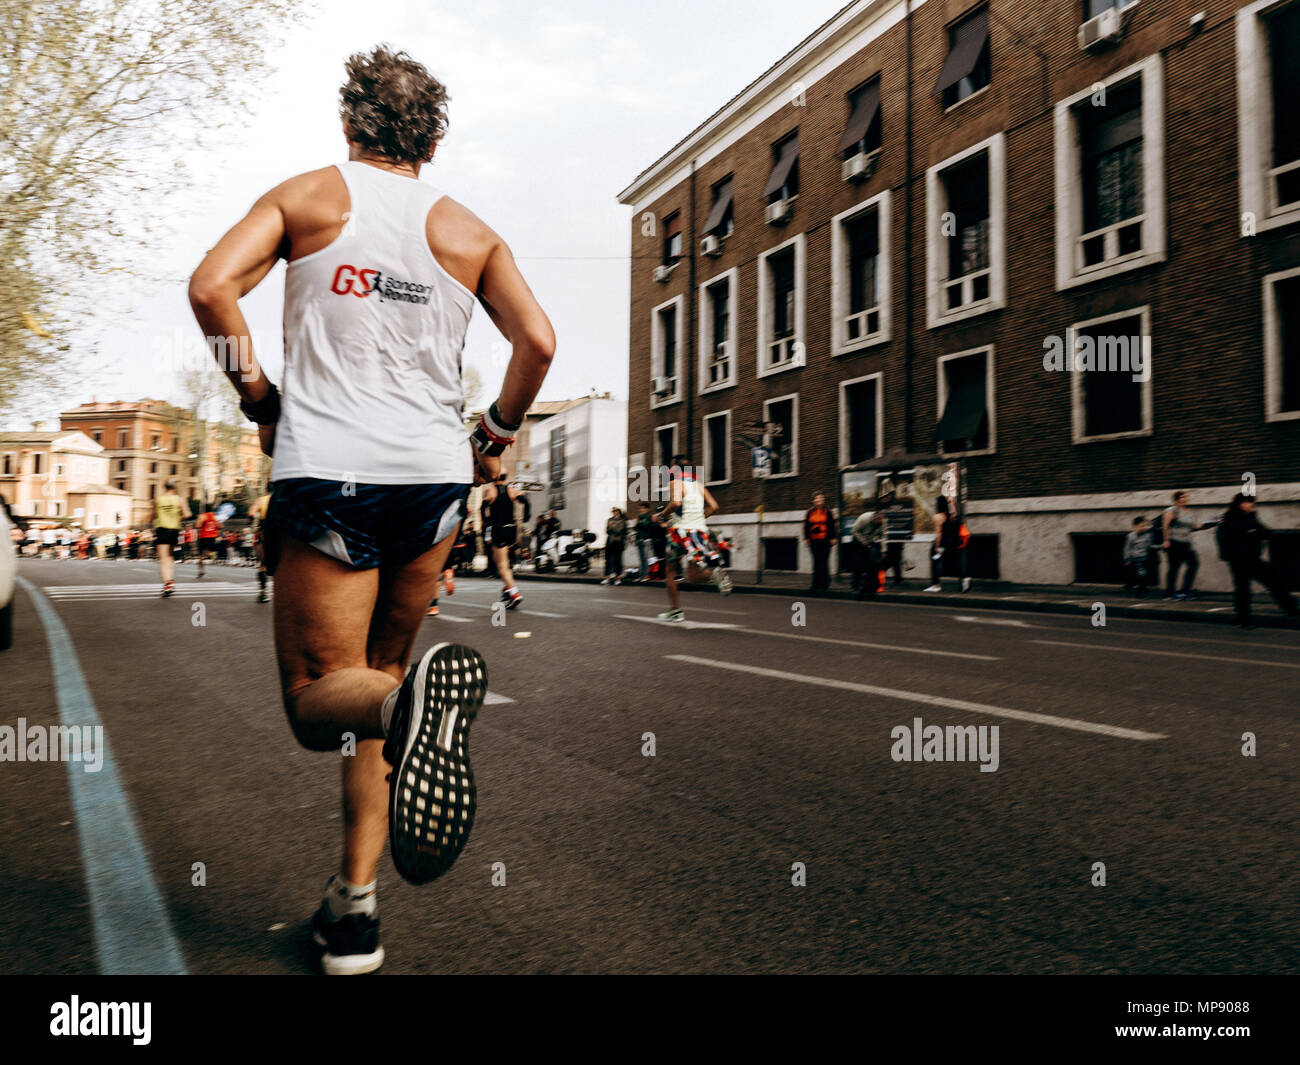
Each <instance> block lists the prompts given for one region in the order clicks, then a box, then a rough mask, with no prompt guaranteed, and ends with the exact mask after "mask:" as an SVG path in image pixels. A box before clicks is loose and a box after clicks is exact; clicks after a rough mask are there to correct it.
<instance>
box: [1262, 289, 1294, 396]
mask: <svg viewBox="0 0 1300 1065" xmlns="http://www.w3.org/2000/svg"><path fill="white" fill-rule="evenodd" d="M1264 386H1265V389H1264V390H1265V402H1266V404H1267V412H1266V415H1265V416H1266V417H1267V419H1268V420H1269V421H1285V420H1288V419H1292V418H1300V267H1296V268H1295V269H1292V270H1283V271H1282V272H1280V273H1276V274H1269V275H1268V276H1267V277H1265V278H1264Z"/></svg>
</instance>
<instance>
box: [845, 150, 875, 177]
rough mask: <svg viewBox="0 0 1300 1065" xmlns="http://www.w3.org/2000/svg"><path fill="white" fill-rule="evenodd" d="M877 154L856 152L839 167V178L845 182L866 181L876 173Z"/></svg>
mask: <svg viewBox="0 0 1300 1065" xmlns="http://www.w3.org/2000/svg"><path fill="white" fill-rule="evenodd" d="M879 158H880V153H879V152H858V153H857V155H851V156H849V157H848V158H847V159H845V160H844V162H843V164H842V165H841V166H840V177H841V178H842V179H843V180H845V181H866V180H868V179H869V178H870V177H871V175H872V174H874V173H875V172H876V160H877V159H879Z"/></svg>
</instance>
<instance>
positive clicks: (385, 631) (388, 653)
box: [277, 529, 459, 678]
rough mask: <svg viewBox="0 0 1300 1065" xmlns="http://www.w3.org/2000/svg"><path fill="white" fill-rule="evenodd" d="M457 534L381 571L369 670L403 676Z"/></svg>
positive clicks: (372, 627) (371, 632)
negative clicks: (409, 559) (416, 635)
mask: <svg viewBox="0 0 1300 1065" xmlns="http://www.w3.org/2000/svg"><path fill="white" fill-rule="evenodd" d="M458 532H459V529H453V530H452V532H451V534H450V535H449V536H447V537H445V538H444V539H442V540H440V541H439V542H438V543H437V544H435V545H434V546H433V547H431V548H429V550H428V551H426V552H425V553H424V554H422V555H420V556H418V557H416V558H413V559H412V560H411V561H410V562H407V563H404V564H403V565H400V566H392V567H388V566H385V567H383V568H382V570H381V574H380V580H379V590H378V602H376V604H375V610H374V620H373V622H372V623H371V626H370V635H369V640H368V642H367V645H366V658H367V662H368V664H369V666H370V668H371V669H384V670H387V671H388V672H390V673H392V674H393V676H395V677H399V678H400V677H401V676H402V673H403V672H404V671H405V669H406V662H407V660H408V659H409V658H410V657H411V647H412V646H413V645H414V643H415V634H416V633H417V632H418V631H419V629H420V623H421V622H422V621H423V620H424V617H425V614H426V612H427V611H428V609H429V601H430V600H431V599H433V594H434V591H435V590H436V589H437V586H438V578H439V577H440V576H442V571H443V570H444V569H446V568H447V558H448V556H449V555H450V554H451V549H452V547H453V546H454V545H455V543H456V535H457V533H458ZM277 587H278V585H277Z"/></svg>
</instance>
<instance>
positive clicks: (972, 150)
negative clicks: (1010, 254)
mask: <svg viewBox="0 0 1300 1065" xmlns="http://www.w3.org/2000/svg"><path fill="white" fill-rule="evenodd" d="M975 95H978V93H977V94H975ZM967 99H973V97H967ZM962 102H963V103H965V101H964V100H963V101H962ZM981 152H987V153H988V166H989V295H988V299H985V300H981V301H980V302H979V303H974V304H967V305H964V306H962V307H960V308H958V309H957V310H955V311H948V312H945V311H944V310H943V306H944V300H943V292H944V288H945V286H946V285H948V284H950V283H951V282H952V281H955V280H956V278H948V277H946V276H945V275H946V273H947V268H946V265H945V264H946V263H947V261H948V240H949V239H950V238H948V237H945V236H944V235H943V215H944V213H945V212H946V211H947V210H948V198H947V194H946V193H945V191H944V183H943V180H942V178H943V173H944V171H945V170H950V169H952V168H953V167H954V166H956V165H957V164H959V163H964V162H965V161H966V160H967V159H970V158H971V157H972V156H975V155H978V154H980V153H981ZM1006 158H1007V151H1006V134H1004V133H995V134H993V136H991V137H989V138H987V139H986V140H982V141H980V142H979V143H978V144H972V145H971V146H970V147H969V148H966V149H964V150H963V151H960V152H958V153H957V154H956V155H950V156H949V157H948V158H947V159H944V160H943V161H942V162H939V163H936V164H935V165H934V166H932V167H930V168H929V169H928V170H926V172H925V203H926V227H925V231H926V241H925V243H926V284H925V317H926V326H927V328H929V329H937V328H939V327H940V326H944V325H949V324H950V323H952V322H960V321H962V320H964V319H966V318H974V317H975V316H977V315H981V314H988V313H989V312H990V311H996V310H999V309H1001V308H1003V307H1005V306H1006V305H1007V254H1006V240H1007V165H1006ZM972 276H973V275H972Z"/></svg>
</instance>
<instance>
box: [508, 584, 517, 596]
mask: <svg viewBox="0 0 1300 1065" xmlns="http://www.w3.org/2000/svg"><path fill="white" fill-rule="evenodd" d="M514 594H515V586H514V585H513V584H512V585H511V586H510V587H509V588H507V589H506V595H514Z"/></svg>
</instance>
